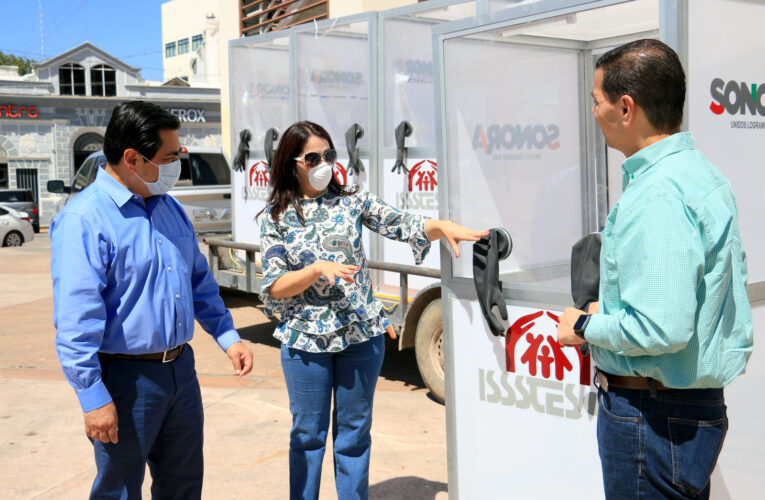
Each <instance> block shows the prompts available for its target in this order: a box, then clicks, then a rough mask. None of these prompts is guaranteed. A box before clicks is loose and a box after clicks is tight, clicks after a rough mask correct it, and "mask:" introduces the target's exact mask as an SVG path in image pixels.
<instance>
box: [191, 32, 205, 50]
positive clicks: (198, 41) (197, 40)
mask: <svg viewBox="0 0 765 500" xmlns="http://www.w3.org/2000/svg"><path fill="white" fill-rule="evenodd" d="M202 40H203V38H202V35H194V36H192V37H191V50H197V49H198V48H199V47H201V46H202Z"/></svg>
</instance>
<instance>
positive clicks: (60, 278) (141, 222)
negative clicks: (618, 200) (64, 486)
mask: <svg viewBox="0 0 765 500" xmlns="http://www.w3.org/2000/svg"><path fill="white" fill-rule="evenodd" d="M179 128H180V122H179V120H178V118H176V117H175V116H173V115H172V114H170V113H169V112H167V111H165V110H163V109H161V108H159V107H158V106H156V105H154V104H150V103H146V102H142V101H134V102H128V103H123V104H120V105H118V106H117V107H115V108H114V111H113V112H112V116H111V119H110V121H109V124H108V126H107V128H106V135H105V137H104V154H105V155H106V159H107V165H106V167H105V168H104V169H102V170H99V172H98V174H97V176H96V180H95V181H94V182H93V184H92V185H90V186H89V187H87V188H86V189H85V190H83V191H82V192H81V193H80V194H78V195H77V196H76V197H75V198H74V199H73V200H72V201H71V202H70V203H69V204H68V205H67V206H66V207H65V208H64V210H63V211H62V212H61V213H60V214H59V215H58V216H57V217H56V218H55V219H54V221H53V222H52V224H51V227H50V237H51V246H52V259H51V274H52V277H53V300H54V311H53V322H54V324H55V326H56V329H57V335H56V347H57V350H58V356H59V360H60V362H61V366H62V368H63V370H64V374H65V375H66V378H67V380H69V383H70V384H71V385H72V387H73V388H74V390H75V392H76V393H77V396H78V398H79V401H80V405H81V406H82V411H83V412H84V420H85V433H86V434H87V435H88V437H89V438H90V440H91V442H92V443H93V447H94V451H95V458H96V465H97V468H98V474H97V476H96V479H95V481H94V483H93V488H92V491H91V498H107V497H108V498H140V496H141V484H142V483H143V477H144V471H145V469H146V464H147V463H148V464H149V468H150V470H151V474H152V479H153V482H152V488H151V491H152V497H154V498H184V499H186V498H200V496H201V491H202V473H203V459H202V423H203V411H202V400H201V396H200V391H199V383H198V381H197V377H196V372H195V371H194V353H193V352H192V349H191V347H190V346H189V345H188V344H187V342H188V341H189V340H191V337H192V335H193V333H194V318H196V319H197V320H198V321H199V323H200V324H201V325H202V327H203V328H204V329H205V330H206V331H207V332H208V333H209V334H210V335H211V336H212V337H213V338H214V339H215V341H216V342H217V343H218V345H219V346H220V347H221V349H223V350H224V351H225V352H226V354H227V355H228V356H229V358H231V361H232V363H233V365H234V374H235V375H238V376H243V375H245V374H247V373H248V372H249V371H250V370H251V369H252V353H251V352H250V351H249V349H247V348H246V347H245V346H244V345H243V344H242V342H241V339H240V338H239V335H238V334H237V332H236V330H235V329H234V325H233V321H232V319H231V315H230V314H229V313H228V311H227V310H226V308H225V307H224V305H223V301H222V300H221V298H220V296H219V294H218V285H217V283H216V282H215V280H214V278H213V277H212V275H211V273H210V270H209V268H208V266H207V261H206V259H205V258H204V256H203V255H202V254H201V252H200V251H199V247H198V246H197V241H196V238H195V236H194V231H193V228H192V226H191V222H190V221H189V219H188V218H187V217H186V215H185V213H184V211H183V209H182V208H181V206H180V205H179V203H178V202H177V201H176V200H175V199H173V198H172V197H171V196H169V195H167V194H166V193H167V191H169V190H170V189H171V188H172V187H173V185H174V184H175V182H176V181H177V180H178V177H179V175H180V159H179V157H178V154H179V153H180V149H181V146H180V142H179V140H178V129H179Z"/></svg>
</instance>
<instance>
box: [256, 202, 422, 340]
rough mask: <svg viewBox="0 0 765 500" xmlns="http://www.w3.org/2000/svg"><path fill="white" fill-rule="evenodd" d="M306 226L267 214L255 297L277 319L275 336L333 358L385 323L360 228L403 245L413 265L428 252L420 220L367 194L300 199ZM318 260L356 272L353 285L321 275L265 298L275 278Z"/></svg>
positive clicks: (287, 215) (292, 217)
mask: <svg viewBox="0 0 765 500" xmlns="http://www.w3.org/2000/svg"><path fill="white" fill-rule="evenodd" d="M300 203H301V204H302V209H303V216H304V218H305V224H303V223H301V222H300V219H299V218H298V215H297V212H296V211H295V209H294V208H292V207H289V208H288V209H287V210H285V211H284V212H283V213H282V214H281V216H280V218H279V221H275V220H274V219H273V217H272V216H271V207H270V206H269V207H268V208H267V209H266V211H265V212H264V216H263V220H262V225H261V229H260V248H261V256H262V261H263V283H262V284H261V291H260V298H261V300H262V301H263V304H264V305H265V312H266V314H267V315H269V316H273V315H274V314H275V313H279V315H280V320H279V324H278V325H277V327H276V331H275V332H274V337H276V338H277V339H279V340H280V341H281V342H282V343H283V344H286V345H287V346H289V347H292V348H295V349H300V350H303V351H309V352H335V351H341V350H343V349H345V348H346V347H348V345H349V344H355V343H359V342H364V341H365V340H368V339H369V338H371V337H374V336H376V335H380V334H382V333H384V332H385V329H386V328H387V327H388V325H389V324H390V323H389V322H388V320H387V319H386V318H385V314H384V312H383V310H382V304H380V303H379V302H378V301H377V300H376V299H375V297H374V288H373V286H372V280H371V279H370V276H369V267H368V266H367V260H366V257H365V256H364V250H363V248H362V245H361V226H362V225H364V226H366V227H368V228H369V229H371V230H372V231H374V232H376V233H378V234H381V235H382V236H385V237H386V238H391V239H395V240H399V241H405V242H408V243H409V245H410V246H411V247H412V250H413V252H414V260H415V263H417V264H421V263H422V259H423V258H425V256H426V255H427V253H428V251H429V250H430V240H429V239H428V237H427V235H426V234H425V219H426V218H425V217H422V216H419V215H413V214H408V213H402V212H400V211H398V210H396V209H395V208H393V207H391V206H390V205H388V204H386V203H385V202H384V201H382V200H381V199H379V198H378V197H376V196H374V195H373V194H370V193H368V192H364V191H359V192H357V193H355V194H350V195H345V196H343V195H340V194H337V193H333V192H331V191H329V190H327V191H326V192H325V193H324V194H322V195H321V196H319V197H317V198H310V199H302V200H301V201H300ZM317 260H327V261H334V262H339V263H342V264H352V265H357V266H359V267H361V269H360V270H359V272H357V273H356V274H355V275H354V281H353V283H348V282H347V281H344V280H335V281H336V282H334V283H333V282H330V281H329V280H327V279H326V278H324V277H323V276H322V277H321V278H319V280H318V281H317V282H316V283H314V284H313V285H311V286H310V287H309V288H308V289H306V290H305V291H304V292H302V293H300V294H298V295H295V296H293V297H287V298H283V299H275V298H273V297H272V296H271V294H270V293H269V290H270V287H271V285H272V284H273V282H274V281H276V279H277V278H279V277H280V276H282V275H283V274H285V273H287V272H289V271H296V270H299V269H302V268H304V267H305V266H307V265H309V264H312V263H313V262H315V261H317Z"/></svg>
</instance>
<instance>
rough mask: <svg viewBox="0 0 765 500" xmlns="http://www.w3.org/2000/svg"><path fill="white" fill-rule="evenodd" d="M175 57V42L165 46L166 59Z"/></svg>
mask: <svg viewBox="0 0 765 500" xmlns="http://www.w3.org/2000/svg"><path fill="white" fill-rule="evenodd" d="M173 56H175V42H170V43H166V44H165V58H168V57H173Z"/></svg>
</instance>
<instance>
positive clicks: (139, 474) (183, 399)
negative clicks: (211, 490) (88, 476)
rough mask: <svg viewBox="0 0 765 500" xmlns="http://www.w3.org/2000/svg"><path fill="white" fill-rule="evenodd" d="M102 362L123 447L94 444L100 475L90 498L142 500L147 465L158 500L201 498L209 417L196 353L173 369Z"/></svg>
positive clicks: (189, 353)
mask: <svg viewBox="0 0 765 500" xmlns="http://www.w3.org/2000/svg"><path fill="white" fill-rule="evenodd" d="M100 360H101V371H102V378H103V381H104V383H105V384H106V387H107V388H108V389H109V393H110V394H111V396H112V399H113V400H114V404H115V405H116V406H117V418H118V422H117V426H118V428H119V431H118V439H119V442H118V443H116V444H112V443H102V442H100V441H93V449H94V451H95V455H96V466H97V468H98V475H97V476H96V479H95V481H94V482H93V489H92V490H91V493H90V498H98V499H101V498H119V499H134V498H141V485H142V483H143V479H144V471H145V470H146V464H147V463H148V464H149V471H150V472H151V476H152V485H151V496H152V498H153V499H169V498H177V499H184V500H185V499H194V498H200V497H201V495H202V474H203V458H202V424H203V418H204V417H203V412H202V398H201V395H200V392H199V382H198V381H197V375H196V371H195V370H194V353H193V352H192V350H191V347H190V346H188V345H187V346H186V347H185V348H184V349H183V352H182V353H181V356H180V357H179V358H178V359H176V360H175V361H173V362H171V363H162V362H159V361H133V360H126V359H115V358H107V357H101V358H100ZM91 441H92V440H91Z"/></svg>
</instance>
